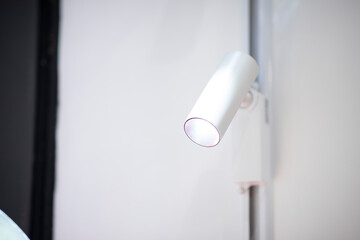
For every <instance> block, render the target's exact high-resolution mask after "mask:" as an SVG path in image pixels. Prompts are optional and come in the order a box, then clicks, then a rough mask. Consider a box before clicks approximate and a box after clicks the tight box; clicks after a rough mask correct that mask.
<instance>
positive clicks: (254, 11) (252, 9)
mask: <svg viewBox="0 0 360 240" xmlns="http://www.w3.org/2000/svg"><path fill="white" fill-rule="evenodd" d="M257 15H258V0H249V25H250V26H249V53H250V55H251V56H253V57H254V59H255V60H258V45H257V38H258V36H257V30H258V28H257V24H258V21H257V17H258V16H257ZM255 82H259V78H258V77H257V78H256V80H255ZM256 188H258V187H257V186H251V187H250V188H249V228H250V229H249V235H250V240H255V239H256V228H255V227H256V190H257V189H256Z"/></svg>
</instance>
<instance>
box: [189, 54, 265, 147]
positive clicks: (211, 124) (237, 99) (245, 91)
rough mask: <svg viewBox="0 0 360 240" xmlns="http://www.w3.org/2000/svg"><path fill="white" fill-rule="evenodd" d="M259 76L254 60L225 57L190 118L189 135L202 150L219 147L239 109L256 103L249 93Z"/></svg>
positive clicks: (241, 57) (234, 55) (244, 56)
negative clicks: (203, 148) (253, 102)
mask: <svg viewBox="0 0 360 240" xmlns="http://www.w3.org/2000/svg"><path fill="white" fill-rule="evenodd" d="M257 75H258V65H257V63H256V61H255V60H254V59H253V58H252V57H251V56H249V55H247V54H244V53H242V52H239V51H233V52H230V53H228V54H227V55H225V57H224V58H223V60H222V61H221V63H220V65H219V67H218V68H217V70H216V72H215V73H214V75H213V76H212V77H211V79H210V81H209V82H208V84H207V85H206V87H205V89H204V90H203V91H202V93H201V95H200V97H199V99H198V100H197V102H196V103H195V105H194V107H193V109H192V110H191V112H190V114H189V115H188V117H187V118H186V121H185V124H184V130H185V133H186V135H187V136H188V137H189V138H190V139H191V140H192V141H193V142H195V143H197V144H199V145H200V146H203V147H213V146H216V145H217V144H218V143H219V142H220V140H221V138H222V137H223V136H224V134H225V132H226V130H227V128H228V127H229V125H230V123H231V121H232V119H233V118H234V116H235V114H236V112H237V111H238V109H239V108H241V107H243V108H244V107H247V106H249V105H250V104H251V102H252V101H253V97H254V96H253V93H252V92H251V91H250V92H249V90H250V87H251V85H252V84H253V82H254V80H255V78H256V77H257Z"/></svg>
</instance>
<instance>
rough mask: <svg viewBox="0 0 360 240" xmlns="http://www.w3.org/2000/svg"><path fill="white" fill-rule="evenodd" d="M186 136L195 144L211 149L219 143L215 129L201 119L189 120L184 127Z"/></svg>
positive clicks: (218, 135) (218, 136)
mask: <svg viewBox="0 0 360 240" xmlns="http://www.w3.org/2000/svg"><path fill="white" fill-rule="evenodd" d="M184 129H185V133H186V135H187V136H188V137H189V138H190V139H191V140H192V141H193V142H195V143H197V144H199V145H201V146H204V147H213V146H215V145H217V144H218V143H219V141H220V134H219V132H218V130H217V129H216V127H215V126H214V125H213V124H211V123H210V122H208V121H206V120H204V119H201V118H190V119H189V120H187V121H186V122H185V125H184Z"/></svg>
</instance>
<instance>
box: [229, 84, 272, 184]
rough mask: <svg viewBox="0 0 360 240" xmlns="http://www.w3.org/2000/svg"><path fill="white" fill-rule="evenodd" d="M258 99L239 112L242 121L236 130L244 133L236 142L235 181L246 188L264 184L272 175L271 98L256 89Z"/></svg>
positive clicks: (255, 98) (240, 134) (254, 92)
mask: <svg viewBox="0 0 360 240" xmlns="http://www.w3.org/2000/svg"><path fill="white" fill-rule="evenodd" d="M252 93H253V94H254V102H253V103H252V104H251V105H250V106H249V107H248V108H246V109H240V110H239V112H238V113H237V115H236V121H237V122H238V123H239V124H237V125H236V127H234V129H233V131H234V132H235V133H236V134H237V136H240V137H238V138H236V141H235V142H234V144H235V145H236V146H237V148H236V151H235V153H234V165H233V174H234V175H233V176H234V182H236V183H238V184H240V185H241V186H243V187H244V188H245V189H246V188H248V187H250V186H253V185H262V184H265V183H266V182H268V179H269V171H268V170H269V166H268V165H269V157H270V149H269V146H270V144H269V142H268V141H269V123H268V116H267V100H266V98H265V97H264V95H263V94H261V93H259V92H257V91H256V90H252Z"/></svg>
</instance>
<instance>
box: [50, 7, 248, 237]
mask: <svg viewBox="0 0 360 240" xmlns="http://www.w3.org/2000/svg"><path fill="white" fill-rule="evenodd" d="M247 10H248V6H247V1H238V0H226V1H217V0H216V1H169V0H157V1H147V0H141V1H133V0H131V1H130V0H129V1H115V0H114V1H76V0H65V1H62V18H61V19H62V22H61V34H60V35H61V39H60V103H59V107H60V110H59V121H58V122H59V128H58V135H57V136H58V138H57V140H58V141H57V181H56V183H57V185H56V199H55V204H56V207H55V240H68V239H88V240H92V239H94V240H98V239H126V240H135V239H136V240H144V239H146V240H151V239H154V240H173V239H179V240H199V239H207V240H219V239H221V240H232V239H234V240H235V239H236V240H238V239H247V237H248V229H247V225H246V224H247V222H246V221H247V217H248V216H247V215H246V214H245V213H244V212H245V211H247V209H244V206H245V205H246V203H247V202H246V199H244V198H242V197H241V196H240V194H239V193H238V190H237V187H236V185H235V184H233V182H232V181H233V179H232V174H231V173H232V171H231V166H232V160H233V159H232V157H233V156H234V151H236V146H234V145H233V141H232V138H233V137H235V138H236V134H233V132H232V130H231V129H229V130H228V131H227V133H226V136H225V137H224V139H223V140H222V141H221V143H220V144H219V146H217V147H216V148H212V149H209V148H203V147H200V146H197V145H196V144H194V143H193V142H191V141H190V140H189V139H188V138H187V136H186V135H185V133H184V130H183V124H184V120H185V118H186V116H187V114H188V113H189V111H190V110H191V108H192V106H193V105H194V103H195V101H196V99H197V98H198V96H199V93H200V92H201V90H202V89H203V88H204V87H205V85H206V83H207V82H208V81H209V79H210V77H211V75H212V74H213V73H214V71H215V69H216V67H217V66H218V64H219V62H220V61H221V59H222V57H223V56H224V55H225V54H226V53H227V52H229V51H232V50H241V51H245V52H246V51H247V50H248V15H247V14H248V12H247ZM235 122H236V121H235Z"/></svg>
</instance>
